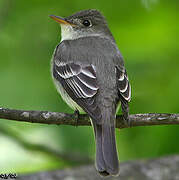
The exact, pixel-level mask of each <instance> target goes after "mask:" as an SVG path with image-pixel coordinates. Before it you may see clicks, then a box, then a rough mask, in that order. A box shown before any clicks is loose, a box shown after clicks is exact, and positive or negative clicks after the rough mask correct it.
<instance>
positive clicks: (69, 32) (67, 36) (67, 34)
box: [61, 24, 102, 42]
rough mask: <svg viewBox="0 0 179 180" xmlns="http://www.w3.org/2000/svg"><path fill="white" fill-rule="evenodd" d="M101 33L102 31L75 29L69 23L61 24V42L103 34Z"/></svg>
mask: <svg viewBox="0 0 179 180" xmlns="http://www.w3.org/2000/svg"><path fill="white" fill-rule="evenodd" d="M101 35H102V34H101V33H92V34H89V33H85V32H81V31H77V30H75V31H74V29H73V27H72V26H70V25H68V24H61V42H62V41H64V40H73V39H78V38H81V37H86V36H101Z"/></svg>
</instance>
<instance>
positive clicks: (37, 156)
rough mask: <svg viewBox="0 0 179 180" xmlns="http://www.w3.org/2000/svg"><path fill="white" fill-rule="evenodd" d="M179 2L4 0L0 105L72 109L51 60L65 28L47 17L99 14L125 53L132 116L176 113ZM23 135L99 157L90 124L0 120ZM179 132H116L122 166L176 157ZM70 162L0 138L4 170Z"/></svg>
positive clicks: (0, 160)
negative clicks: (92, 10)
mask: <svg viewBox="0 0 179 180" xmlns="http://www.w3.org/2000/svg"><path fill="white" fill-rule="evenodd" d="M177 7H179V1H178V0H172V1H169V0H168V1H167V0H163V1H159V0H142V1H140V0H133V1H117V0H114V1H111V2H109V1H107V0H103V1H96V0H91V1H90V2H88V3H87V2H86V1H83V0H76V1H65V0H61V1H58V0H51V1H49V0H43V1H42V0H31V1H24V0H16V1H15V0H0V42H1V43H0V84H1V88H0V99H1V100H0V106H2V107H11V108H17V109H27V110H31V109H33V110H50V111H59V112H69V113H71V112H73V111H72V110H71V109H69V108H68V106H67V105H66V104H65V103H64V102H63V101H62V100H61V97H60V96H59V95H58V93H57V92H56V90H55V88H54V85H53V82H52V80H51V75H50V59H51V56H52V54H53V50H54V48H55V46H56V45H57V44H58V43H59V41H60V28H59V26H58V25H57V24H56V23H55V22H54V21H52V20H51V19H50V18H49V17H48V15H50V14H54V15H60V16H68V15H71V14H72V13H74V12H76V11H79V10H82V9H89V8H95V9H99V10H100V11H102V12H103V14H104V15H105V16H106V18H107V20H108V23H109V26H110V29H111V31H112V32H113V35H114V37H115V39H116V41H117V43H118V46H119V49H120V51H121V52H122V54H123V56H124V58H125V63H126V68H127V71H128V74H129V77H130V81H131V84H132V102H131V103H130V112H131V113H149V112H164V113H179V109H178V106H179V102H178V100H179V94H178V89H179V71H178V67H179V59H178V57H179V41H178V40H177V36H178V35H179V26H178V18H179V17H178V11H177ZM0 123H1V126H3V127H5V128H7V129H8V130H9V131H13V130H16V131H18V132H19V133H20V135H21V136H23V138H25V139H26V140H27V141H29V142H33V143H36V144H42V145H43V144H44V145H46V146H49V147H51V148H54V149H56V150H59V151H65V152H67V153H71V152H80V153H81V154H83V155H86V156H90V157H92V158H94V152H95V144H94V138H93V133H92V129H91V127H78V128H74V127H67V126H60V127H58V126H48V125H37V124H35V125H34V124H27V123H19V122H13V121H5V120H1V121H0ZM178 132H179V127H178V126H156V127H138V128H130V129H124V130H121V131H120V133H119V130H117V133H116V134H117V142H118V149H119V158H120V160H121V161H126V160H131V159H141V158H150V157H156V156H161V155H168V154H175V153H179V144H178V139H179V133H178ZM71 165H72V164H70V163H69V162H66V161H59V160H58V159H54V158H50V157H49V156H47V155H45V154H42V153H39V152H37V153H35V152H31V151H30V150H29V151H28V150H27V149H23V147H21V146H20V145H19V144H17V143H16V142H14V141H13V140H12V139H11V138H8V137H7V136H6V135H5V134H3V132H1V134H0V172H1V173H2V172H18V173H25V172H32V171H40V170H47V169H60V168H64V167H67V166H68V167H69V166H71Z"/></svg>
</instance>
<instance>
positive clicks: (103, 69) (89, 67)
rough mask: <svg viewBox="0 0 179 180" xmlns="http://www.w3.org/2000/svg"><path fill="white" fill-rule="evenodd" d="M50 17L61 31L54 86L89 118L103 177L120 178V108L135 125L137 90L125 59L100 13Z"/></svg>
mask: <svg viewBox="0 0 179 180" xmlns="http://www.w3.org/2000/svg"><path fill="white" fill-rule="evenodd" d="M50 17H51V18H52V19H53V20H55V21H56V22H58V23H59V24H60V26H61V42H60V43H59V44H58V45H57V46H56V48H55V50H54V53H53V56H52V60H51V73H52V78H53V81H54V84H55V86H56V88H57V91H58V92H59V93H60V95H61V97H62V99H63V100H64V101H65V102H66V103H67V104H68V105H69V106H70V107H71V108H72V109H73V110H75V111H77V112H86V113H87V114H88V115H89V117H90V120H91V124H92V126H93V129H94V137H95V141H96V158H95V166H96V169H97V171H98V172H99V174H100V175H101V176H118V175H119V160H118V151H117V147H116V138H115V124H116V113H117V109H118V108H119V107H120V106H121V108H122V114H123V118H124V120H125V122H126V123H127V124H130V120H129V101H130V100H131V86H130V83H129V79H128V75H127V71H126V69H125V66H124V60H123V57H122V55H121V53H120V51H119V49H118V47H117V44H116V41H115V39H114V37H113V35H112V33H111V31H110V29H109V27H108V24H107V21H106V19H105V17H104V16H103V15H102V13H101V12H100V11H99V10H96V9H88V10H81V11H79V12H76V13H74V14H72V15H70V16H68V17H65V18H62V17H59V16H55V15H50Z"/></svg>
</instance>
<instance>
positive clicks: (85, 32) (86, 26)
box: [50, 9, 113, 41]
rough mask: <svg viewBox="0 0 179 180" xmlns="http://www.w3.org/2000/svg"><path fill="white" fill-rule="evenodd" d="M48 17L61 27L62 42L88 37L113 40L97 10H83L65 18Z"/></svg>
mask: <svg viewBox="0 0 179 180" xmlns="http://www.w3.org/2000/svg"><path fill="white" fill-rule="evenodd" d="M50 17H51V18H52V19H54V20H55V21H57V22H58V23H60V25H61V38H62V41H63V40H72V39H78V38H81V37H88V36H102V37H107V38H111V39H113V37H112V35H111V32H110V30H109V28H108V25H107V22H106V20H105V18H104V16H103V15H102V14H101V13H100V12H99V11H98V10H94V9H91V10H83V11H79V12H77V13H75V14H73V15H71V16H68V17H66V18H61V17H59V16H54V15H50Z"/></svg>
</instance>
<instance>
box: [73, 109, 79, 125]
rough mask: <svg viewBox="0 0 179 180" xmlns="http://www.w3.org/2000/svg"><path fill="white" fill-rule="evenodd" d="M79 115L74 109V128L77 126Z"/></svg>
mask: <svg viewBox="0 0 179 180" xmlns="http://www.w3.org/2000/svg"><path fill="white" fill-rule="evenodd" d="M79 115H80V112H79V111H78V109H76V110H75V111H74V116H75V121H76V124H75V126H76V127H77V126H78V120H79Z"/></svg>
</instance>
